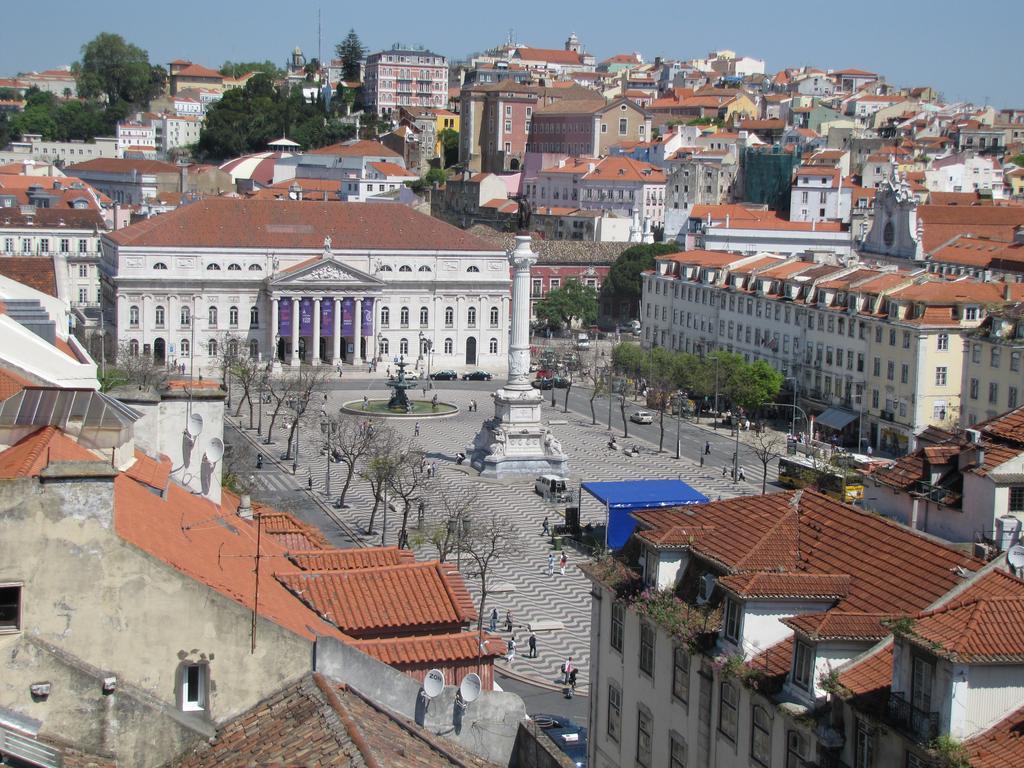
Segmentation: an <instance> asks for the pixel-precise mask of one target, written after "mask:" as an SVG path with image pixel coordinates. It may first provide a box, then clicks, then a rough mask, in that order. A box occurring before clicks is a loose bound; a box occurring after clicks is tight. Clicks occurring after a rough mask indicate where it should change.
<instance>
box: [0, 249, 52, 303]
mask: <svg viewBox="0 0 1024 768" xmlns="http://www.w3.org/2000/svg"><path fill="white" fill-rule="evenodd" d="M0 275H3V276H4V277H6V278H8V279H10V280H14V281H15V282H16V283H21V284H22V285H27V286H28V287H29V288H34V289H35V290H37V291H39V292H40V293H45V294H46V295H47V296H53V297H56V296H57V273H56V270H55V269H54V266H53V259H51V258H50V257H49V256H4V257H3V258H2V259H0Z"/></svg>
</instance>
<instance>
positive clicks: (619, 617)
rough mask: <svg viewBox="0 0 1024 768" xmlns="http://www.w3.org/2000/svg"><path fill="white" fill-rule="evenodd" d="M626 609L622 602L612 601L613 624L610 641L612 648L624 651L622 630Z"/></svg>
mask: <svg viewBox="0 0 1024 768" xmlns="http://www.w3.org/2000/svg"><path fill="white" fill-rule="evenodd" d="M625 615H626V609H625V607H624V606H623V605H622V603H612V626H611V632H609V638H608V642H609V643H610V644H611V646H612V649H613V650H616V651H618V652H619V653H622V630H623V623H624V621H625Z"/></svg>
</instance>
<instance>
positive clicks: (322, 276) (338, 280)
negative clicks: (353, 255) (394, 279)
mask: <svg viewBox="0 0 1024 768" xmlns="http://www.w3.org/2000/svg"><path fill="white" fill-rule="evenodd" d="M270 283H271V285H273V286H278V287H283V286H287V285H301V286H314V285H328V286H349V287H351V286H379V285H383V284H384V283H383V281H381V280H379V279H378V278H376V277H374V276H373V275H368V274H367V273H366V272H362V271H360V270H358V269H355V268H354V267H350V266H349V265H348V264H342V263H341V262H340V261H337V260H335V259H333V258H326V259H316V260H315V261H311V262H307V263H304V264H297V265H295V266H294V267H292V268H291V269H288V270H286V271H284V272H282V273H280V274H279V275H277V276H276V277H275V278H273V280H271V281H270Z"/></svg>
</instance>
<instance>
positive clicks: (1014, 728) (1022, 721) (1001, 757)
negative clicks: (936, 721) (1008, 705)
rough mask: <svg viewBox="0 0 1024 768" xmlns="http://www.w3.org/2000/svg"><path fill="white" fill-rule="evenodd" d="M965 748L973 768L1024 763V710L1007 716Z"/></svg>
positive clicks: (993, 767) (1002, 767)
mask: <svg viewBox="0 0 1024 768" xmlns="http://www.w3.org/2000/svg"><path fill="white" fill-rule="evenodd" d="M964 746H966V747H967V754H968V757H969V759H970V764H971V768H1006V766H1012V765H1020V764H1021V763H1024V708H1022V709H1018V710H1017V711H1015V712H1012V713H1011V714H1009V715H1007V716H1006V717H1005V718H1003V719H1002V720H1000V721H999V722H998V723H996V724H995V725H993V726H992V727H991V728H989V729H988V730H987V731H985V732H984V733H982V734H979V735H978V736H975V737H974V738H973V739H970V740H969V741H967V742H966V744H965V745H964Z"/></svg>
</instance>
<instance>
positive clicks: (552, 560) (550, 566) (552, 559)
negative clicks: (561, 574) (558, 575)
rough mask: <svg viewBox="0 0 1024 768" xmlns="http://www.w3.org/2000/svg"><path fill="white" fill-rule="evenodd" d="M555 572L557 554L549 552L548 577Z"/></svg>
mask: <svg viewBox="0 0 1024 768" xmlns="http://www.w3.org/2000/svg"><path fill="white" fill-rule="evenodd" d="M554 572H555V553H554V552H548V576H551V575H553V574H554Z"/></svg>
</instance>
